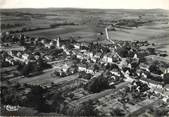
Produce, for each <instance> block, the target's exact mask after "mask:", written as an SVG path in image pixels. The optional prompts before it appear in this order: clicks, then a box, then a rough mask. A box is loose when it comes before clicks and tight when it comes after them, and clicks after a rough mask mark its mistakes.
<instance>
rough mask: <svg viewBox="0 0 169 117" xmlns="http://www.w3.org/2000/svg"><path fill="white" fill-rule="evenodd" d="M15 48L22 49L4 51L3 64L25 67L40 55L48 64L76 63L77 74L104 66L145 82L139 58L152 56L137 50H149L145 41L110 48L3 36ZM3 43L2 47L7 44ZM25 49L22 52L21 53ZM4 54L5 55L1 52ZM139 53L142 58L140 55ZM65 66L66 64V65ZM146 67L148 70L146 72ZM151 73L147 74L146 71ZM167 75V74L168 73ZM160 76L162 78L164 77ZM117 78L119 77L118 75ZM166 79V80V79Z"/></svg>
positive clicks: (63, 70)
mask: <svg viewBox="0 0 169 117" xmlns="http://www.w3.org/2000/svg"><path fill="white" fill-rule="evenodd" d="M3 38H6V39H7V40H6V41H7V42H10V43H13V44H17V43H19V45H20V46H21V48H18V49H11V50H6V51H5V52H6V53H7V54H4V55H6V56H3V58H5V59H4V60H5V61H6V62H9V63H11V64H12V65H14V62H13V61H20V62H23V63H25V64H27V63H28V61H33V60H36V58H38V57H37V55H36V53H37V52H39V55H38V56H39V57H40V58H42V59H43V60H44V61H47V62H51V61H55V60H61V59H62V60H63V59H65V58H67V59H70V60H72V61H76V62H75V63H74V64H76V66H77V68H78V71H85V72H86V73H90V74H95V73H96V72H100V71H101V70H106V69H107V66H111V65H114V64H115V65H117V66H118V68H119V69H120V72H121V73H122V74H124V75H125V76H126V75H127V76H137V77H138V76H139V77H145V78H147V75H146V74H145V73H141V75H140V73H137V71H138V69H141V66H140V63H141V62H142V58H144V56H146V55H147V52H145V53H144V51H149V52H148V53H149V54H152V53H154V51H153V52H152V49H149V50H145V49H140V48H141V47H143V46H145V47H146V46H149V45H150V44H149V43H148V42H147V41H140V42H139V41H135V42H130V41H114V43H113V44H107V45H105V44H100V43H87V42H77V41H76V40H73V39H70V40H63V39H61V38H60V37H58V38H57V39H50V40H49V39H43V38H33V37H28V36H25V35H22V34H19V35H10V34H8V33H7V34H6V35H5V36H2V39H1V41H2V40H5V39H3ZM6 41H4V42H5V43H7V42H6ZM23 48H24V49H23ZM3 52H4V51H3ZM142 52H143V53H144V54H142ZM65 64H66V63H65ZM65 66H66V68H64V67H63V68H62V70H60V72H67V71H68V70H66V69H69V68H71V67H72V65H65ZM149 67H150V66H148V68H147V69H149ZM147 71H148V72H150V71H149V70H147ZM167 73H168V72H167ZM167 73H165V72H163V73H162V74H161V75H162V76H165V77H166V75H165V74H167ZM117 74H118V73H117ZM167 77H168V76H167Z"/></svg>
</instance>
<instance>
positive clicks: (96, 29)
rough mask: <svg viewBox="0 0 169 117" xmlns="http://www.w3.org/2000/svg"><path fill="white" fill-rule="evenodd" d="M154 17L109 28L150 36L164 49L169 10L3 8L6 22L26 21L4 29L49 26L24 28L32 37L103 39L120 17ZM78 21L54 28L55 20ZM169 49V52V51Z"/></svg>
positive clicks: (129, 36)
mask: <svg viewBox="0 0 169 117" xmlns="http://www.w3.org/2000/svg"><path fill="white" fill-rule="evenodd" d="M139 17H141V19H140V20H142V21H151V23H145V24H143V25H142V26H139V27H137V28H135V27H133V28H116V27H115V29H116V31H109V36H110V38H111V39H112V40H114V39H115V40H131V41H133V40H147V41H150V42H153V43H156V44H157V48H158V49H160V50H165V51H168V50H169V11H167V10H162V9H150V10H120V9H114V10H110V9H108V10H99V9H90V10H88V9H36V10H35V9H22V10H20V9H14V10H1V23H2V24H16V23H17V24H23V25H22V26H20V27H12V28H6V29H2V32H4V31H10V30H21V29H22V28H46V29H43V30H41V29H39V30H35V31H29V32H24V34H26V35H28V36H32V37H44V38H49V39H54V38H56V37H57V36H58V35H59V36H61V37H62V38H63V39H69V38H72V37H73V38H74V39H77V40H80V41H100V42H101V43H105V42H106V41H103V40H104V39H105V34H104V35H103V36H102V37H99V38H100V40H98V33H100V32H103V33H104V28H105V27H107V26H109V25H111V24H113V23H114V22H116V21H118V20H124V19H125V20H133V19H136V20H137V19H139ZM64 23H74V24H76V25H70V26H69V25H67V26H65V25H63V26H62V25H60V26H56V27H54V28H51V27H50V25H51V24H64ZM168 53H169V52H168Z"/></svg>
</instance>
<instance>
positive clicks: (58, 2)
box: [0, 0, 169, 9]
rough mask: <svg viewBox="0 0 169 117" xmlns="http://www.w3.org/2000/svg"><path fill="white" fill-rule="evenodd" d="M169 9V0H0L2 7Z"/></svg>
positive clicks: (0, 6)
mask: <svg viewBox="0 0 169 117" xmlns="http://www.w3.org/2000/svg"><path fill="white" fill-rule="evenodd" d="M51 7H52V8H99V9H121V8H123V9H154V8H160V9H169V0H0V8H51Z"/></svg>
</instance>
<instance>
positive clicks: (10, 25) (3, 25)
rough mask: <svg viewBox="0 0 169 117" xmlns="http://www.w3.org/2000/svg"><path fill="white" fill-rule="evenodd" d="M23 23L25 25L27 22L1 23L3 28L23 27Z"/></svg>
mask: <svg viewBox="0 0 169 117" xmlns="http://www.w3.org/2000/svg"><path fill="white" fill-rule="evenodd" d="M23 25H25V24H1V29H8V28H15V27H21V26H23Z"/></svg>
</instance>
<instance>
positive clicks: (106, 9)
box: [0, 7, 169, 10]
mask: <svg viewBox="0 0 169 117" xmlns="http://www.w3.org/2000/svg"><path fill="white" fill-rule="evenodd" d="M0 9H6V10H8V9H96V10H97V9H98V10H155V9H159V10H169V9H164V8H82V7H39V8H37V7H18V8H0Z"/></svg>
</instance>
